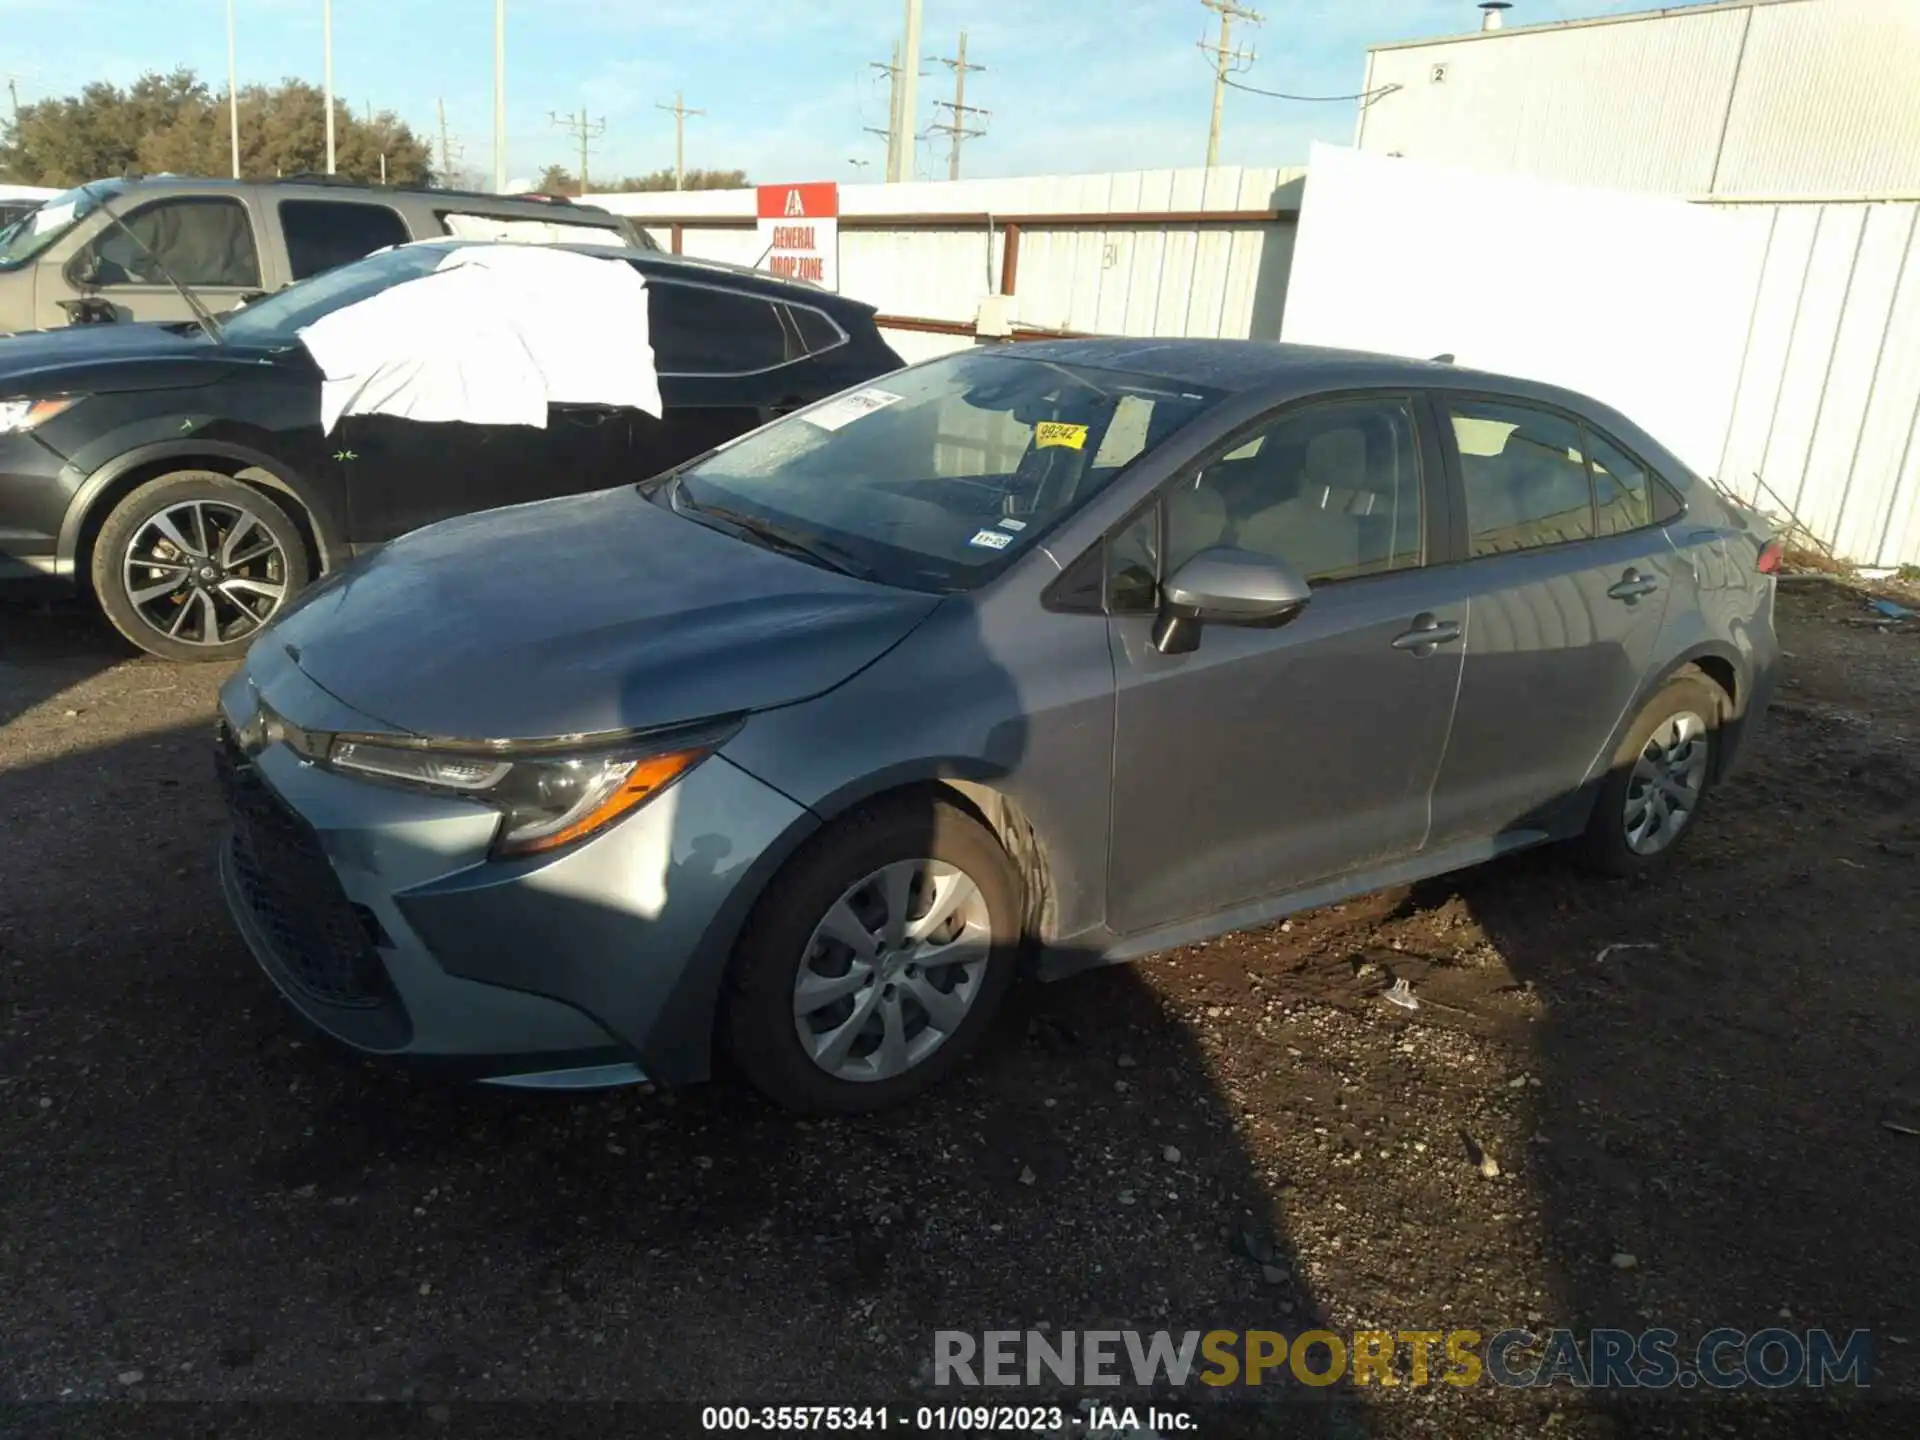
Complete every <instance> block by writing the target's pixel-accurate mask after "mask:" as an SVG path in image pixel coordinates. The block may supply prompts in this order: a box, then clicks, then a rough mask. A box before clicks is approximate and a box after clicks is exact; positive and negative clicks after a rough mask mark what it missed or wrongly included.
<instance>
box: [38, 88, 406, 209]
mask: <svg viewBox="0 0 1920 1440" xmlns="http://www.w3.org/2000/svg"><path fill="white" fill-rule="evenodd" d="M239 110H240V173H241V174H242V175H243V176H245V177H247V178H249V179H270V178H272V177H273V176H275V175H293V174H298V173H299V172H301V171H315V172H318V171H324V170H325V169H326V164H327V138H326V120H327V112H326V97H325V96H324V94H322V92H321V91H320V90H319V88H318V87H316V86H313V85H309V84H308V83H307V82H306V81H304V80H291V79H290V80H283V81H282V82H281V83H280V84H279V85H277V86H273V87H271V88H269V87H268V86H265V85H249V86H247V87H245V88H244V89H242V90H241V91H240V95H239ZM230 145H231V140H230V135H229V131H228V117H227V106H226V98H225V96H224V95H217V94H215V93H214V92H213V91H211V90H209V89H208V87H207V86H206V84H205V83H204V82H203V81H201V80H199V79H198V78H197V77H196V76H195V75H194V73H193V72H192V71H191V70H187V69H179V70H175V71H174V72H173V73H172V74H170V75H159V74H151V75H143V76H141V77H140V79H138V80H136V81H134V83H133V84H132V85H131V86H129V87H128V88H127V89H125V90H121V89H120V88H119V87H117V86H114V85H108V84H103V83H95V84H92V85H89V86H87V87H86V88H85V89H84V90H82V91H81V92H80V93H79V94H78V95H75V96H66V97H63V98H60V99H54V100H42V101H38V102H36V103H35V104H32V105H23V106H22V107H21V108H20V113H19V116H18V118H17V119H15V120H14V122H13V123H12V124H11V125H10V126H9V127H8V128H7V131H6V139H5V142H4V143H0V167H4V168H5V169H6V170H8V171H9V172H10V173H12V174H13V175H14V176H15V177H17V179H18V180H19V181H20V182H21V183H24V184H33V185H77V184H81V183H83V182H85V181H88V180H98V179H103V178H105V177H108V176H113V175H122V174H125V173H127V172H128V171H134V170H137V171H140V172H142V173H145V174H159V173H163V172H164V173H171V174H175V175H228V174H231V173H232V166H233V162H232V155H231V150H230ZM334 148H335V160H336V164H335V168H336V170H337V171H338V173H339V174H340V175H341V177H343V178H345V179H351V180H361V181H367V182H377V181H378V180H379V179H380V162H381V157H382V156H383V155H384V156H385V158H386V176H387V180H388V181H389V182H390V183H392V184H396V185H400V184H407V185H417V184H425V183H428V182H429V181H430V180H431V179H432V167H431V165H430V163H429V162H430V160H431V152H430V151H429V150H428V148H427V145H426V142H425V141H423V140H422V139H420V137H418V136H416V135H415V134H414V133H413V131H412V130H411V129H410V128H408V126H407V125H406V124H405V122H403V121H402V120H401V119H400V118H399V117H398V116H397V115H395V114H394V113H393V112H392V111H390V110H382V111H379V112H378V113H376V114H373V115H371V116H361V117H358V118H356V117H355V116H354V114H353V112H352V111H351V110H350V109H349V108H348V107H347V105H346V104H345V103H344V102H343V101H341V100H339V99H338V98H336V99H335V101H334Z"/></svg>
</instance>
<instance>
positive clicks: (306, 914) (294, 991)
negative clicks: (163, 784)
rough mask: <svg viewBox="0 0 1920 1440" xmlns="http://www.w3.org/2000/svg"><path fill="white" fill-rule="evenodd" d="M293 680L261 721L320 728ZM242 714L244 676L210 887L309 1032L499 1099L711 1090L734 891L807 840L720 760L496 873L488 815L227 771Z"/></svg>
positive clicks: (313, 775)
mask: <svg viewBox="0 0 1920 1440" xmlns="http://www.w3.org/2000/svg"><path fill="white" fill-rule="evenodd" d="M252 668H254V667H253V666H252V665H250V666H249V669H252ZM293 677H298V672H297V671H295V672H293ZM303 680H304V677H298V678H297V679H296V678H292V677H289V676H288V675H286V674H284V673H283V674H282V675H281V676H280V677H279V681H280V683H279V684H278V685H277V687H276V689H277V691H278V692H279V693H277V694H276V693H270V694H269V697H268V698H269V703H271V704H273V706H274V708H275V709H276V710H277V711H279V712H280V713H282V714H286V715H289V716H299V715H301V714H303V713H305V714H307V715H309V716H310V715H312V714H313V713H314V711H313V710H312V709H308V710H306V711H304V712H303V711H302V710H300V709H295V708H289V707H288V705H287V700H288V696H287V694H286V692H287V690H288V689H289V688H297V687H298V686H299V683H300V681H303ZM305 684H307V685H310V684H311V682H305ZM322 695H323V692H322V694H316V695H315V696H313V697H311V698H312V699H313V701H314V702H315V705H316V707H318V706H319V702H320V701H321V699H322ZM325 698H326V700H327V701H328V702H330V703H331V704H332V705H333V706H335V707H337V704H338V702H332V701H331V697H325ZM253 703H254V702H253V701H252V698H251V690H250V687H249V686H248V685H247V682H246V679H245V677H244V676H241V677H236V679H235V681H234V682H232V683H230V684H229V686H228V687H227V691H226V692H225V693H223V695H222V703H221V710H222V719H223V722H224V725H225V727H226V728H225V730H224V731H223V734H222V737H221V739H220V744H221V746H222V747H223V750H224V755H223V759H222V761H221V767H222V771H223V790H224V791H225V794H226V798H227V801H228V807H229V810H230V812H231V813H232V815H233V817H234V822H235V823H234V832H233V834H232V835H231V836H230V837H229V838H228V840H227V842H226V844H225V847H224V849H223V852H222V857H221V878H222V883H223V887H224V890H225V893H226V898H227V903H228V907H229V909H230V910H231V911H232V912H233V916H234V920H235V923H236V924H237V926H238V928H239V930H240V933H241V935H242V937H243V938H244V939H245V940H246V942H247V944H248V946H249V948H250V949H251V950H252V951H253V953H254V956H255V957H256V959H258V961H259V962H260V965H261V968H262V969H264V970H265V971H266V973H267V975H268V977H269V978H270V979H271V980H272V981H273V983H274V984H275V986H276V987H278V989H279V990H280V991H281V993H282V994H283V995H284V996H285V997H286V999H287V1000H288V1002H289V1003H290V1004H292V1005H293V1006H294V1008H295V1009H297V1010H298V1011H299V1012H300V1013H301V1014H302V1015H303V1016H304V1017H305V1018H306V1019H307V1020H308V1021H310V1022H312V1023H313V1024H314V1025H316V1026H318V1027H319V1028H320V1029H321V1030H323V1031H325V1032H326V1033H327V1034H329V1035H331V1036H332V1037H334V1038H335V1039H337V1040H339V1041H341V1042H343V1043H344V1044H346V1045H348V1046H351V1047H352V1048H354V1049H356V1050H359V1051H361V1052H363V1053H367V1054H371V1055H382V1056H397V1057H404V1058H407V1059H409V1060H416V1061H425V1062H429V1063H433V1064H435V1065H437V1066H440V1067H445V1068H450V1069H452V1070H454V1071H455V1072H456V1073H460V1074H464V1075H466V1076H469V1077H471V1078H478V1079H487V1080H492V1081H496V1082H499V1083H512V1084H524V1085H536V1086H541V1087H543V1088H548V1087H552V1088H579V1087H585V1086H589V1085H604V1084H619V1083H627V1082H631V1081H635V1080H639V1079H641V1078H650V1079H657V1080H660V1081H662V1082H665V1083H678V1082H681V1081H685V1080H693V1079H699V1078H703V1077H704V1076H705V1074H706V1073H707V1066H708V1062H709V1056H708V1053H707V1052H708V1044H709V1038H710V1036H711V1033H712V1024H711V1017H712V1006H713V1001H714V996H715V995H716V994H717V992H718V988H719V980H720V975H721V971H722V970H723V968H724V966H725V963H726V958H727V956H728V954H730V953H731V949H732V940H733V936H734V934H735V933H736V932H737V928H738V924H739V920H740V918H741V917H742V915H743V914H744V909H745V905H744V903H743V901H744V898H745V892H746V891H747V890H748V889H749V888H750V887H749V886H748V885H747V884H746V883H745V882H747V881H748V879H749V877H756V881H755V883H757V877H758V876H759V875H760V873H761V872H762V870H763V866H762V864H761V863H760V862H762V861H763V860H764V859H765V858H766V857H767V856H768V855H769V853H770V848H771V847H773V846H774V845H775V844H776V843H777V842H778V841H779V840H780V838H781V837H782V836H783V835H784V834H786V833H787V832H788V831H790V830H791V829H793V828H794V827H795V825H796V824H797V823H802V822H804V819H805V814H804V812H803V811H801V810H800V809H799V807H797V806H795V805H794V804H793V802H791V801H789V800H787V799H786V798H785V797H784V796H781V795H780V794H778V793H777V792H775V791H773V790H770V789H768V788H767V787H766V786H764V785H762V784H761V783H760V782H759V781H757V780H755V779H753V778H752V777H750V776H749V775H747V774H746V773H745V772H744V771H742V770H740V769H738V768H737V767H736V766H734V765H732V764H730V763H729V762H727V761H726V760H725V759H724V758H722V757H720V756H713V757H711V758H709V759H708V760H707V761H706V762H704V763H703V764H701V765H700V766H698V767H697V768H695V769H694V770H693V771H691V772H689V773H688V774H687V775H686V776H685V777H683V778H682V779H681V780H680V781H679V783H677V784H676V785H674V786H672V787H671V788H670V789H668V790H666V791H665V792H663V793H662V794H661V795H660V796H658V797H657V798H656V799H654V800H652V801H651V802H649V803H648V804H647V805H645V806H643V807H642V808H641V809H640V810H638V811H636V812H634V813H633V814H631V815H629V816H627V817H626V818H625V819H624V820H622V821H620V822H618V823H616V824H615V825H613V826H612V827H610V828H609V829H607V830H605V831H603V832H601V833H600V834H598V835H596V836H594V837H593V838H591V839H590V840H587V841H586V842H584V843H582V844H579V845H575V846H573V847H570V848H568V849H566V850H564V851H561V852H560V853H558V854H556V855H553V856H549V857H539V858H536V859H532V860H519V861H512V862H506V863H499V862H495V861H492V860H490V859H489V858H488V854H487V852H488V847H489V845H490V844H491V841H492V838H493V832H494V829H495V825H496V817H495V815H494V812H492V811H491V810H489V809H487V808H486V807H484V806H481V805H478V804H475V803H473V802H470V801H464V800H458V799H451V798H447V797H443V796H440V795H437V794H433V793H429V792H425V791H419V790H408V789H402V788H399V787H395V786H386V785H380V784H376V783H369V782H366V781H362V780H359V779H356V778H353V777H349V776H344V775H339V774H336V773H334V772H332V771H329V770H326V769H324V768H322V767H320V766H316V765H313V764H309V763H307V762H305V761H303V760H301V759H300V758H299V757H298V756H296V755H295V754H294V753H293V752H292V751H291V750H289V749H288V748H287V747H286V746H284V745H270V746H268V747H267V748H266V749H264V750H262V751H261V752H260V753H258V754H257V755H253V756H250V757H249V756H243V755H240V754H239V752H238V748H237V746H234V745H233V742H232V740H231V738H230V735H231V732H232V731H233V730H237V729H238V728H239V726H240V725H241V724H242V723H244V721H245V720H246V719H247V718H248V712H249V711H250V707H251V705H252V704H253ZM342 728H345V727H342Z"/></svg>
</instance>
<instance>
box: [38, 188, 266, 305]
mask: <svg viewBox="0 0 1920 1440" xmlns="http://www.w3.org/2000/svg"><path fill="white" fill-rule="evenodd" d="M115 203H116V208H118V207H119V206H124V205H125V203H126V202H125V201H117V202H115ZM121 219H122V221H123V222H124V224H125V227H126V228H125V229H122V228H121V227H120V226H119V225H115V224H114V223H113V221H112V220H111V219H109V218H108V217H107V216H105V215H96V216H94V217H93V220H92V222H91V225H90V227H89V230H90V234H89V238H88V239H87V240H85V241H84V242H83V243H81V244H80V245H78V246H77V247H75V246H73V245H72V244H71V243H62V244H60V245H56V246H55V247H53V250H52V251H51V252H50V253H49V254H48V255H47V257H46V258H44V259H43V260H41V261H40V263H39V265H38V266H37V267H36V270H35V274H34V323H35V324H37V325H39V326H40V327H41V328H42V329H57V328H59V327H61V326H63V325H67V324H70V323H72V321H73V320H74V318H75V307H76V306H77V305H80V304H83V303H86V302H89V301H92V302H98V303H100V304H102V305H104V307H105V308H107V309H108V310H111V311H112V312H113V315H114V317H115V318H116V319H118V320H121V321H128V320H134V321H139V320H192V319H193V318H194V315H193V307H192V306H190V305H189V304H188V303H187V302H186V300H185V298H184V297H182V295H181V294H180V292H179V291H178V290H177V289H175V288H174V286H173V283H172V281H170V280H169V279H168V278H167V277H168V276H169V275H171V276H172V277H173V279H174V280H178V281H179V282H180V283H181V284H182V285H185V286H187V287H188V288H189V289H191V290H192V291H193V293H194V295H195V296H196V297H197V298H198V299H199V301H200V303H201V304H202V305H204V306H205V307H206V308H207V309H208V310H209V311H211V312H212V313H213V314H215V315H219V314H221V313H223V312H224V311H228V310H231V309H233V308H234V307H235V306H236V305H238V304H240V302H241V301H242V300H243V299H245V298H246V297H247V296H249V295H255V294H258V293H259V292H260V291H261V290H262V289H263V288H265V287H264V285H263V276H262V269H261V255H260V246H259V244H258V242H257V241H256V238H255V235H254V225H253V218H252V215H251V213H250V212H249V210H248V208H247V205H246V203H245V201H243V200H241V199H239V198H238V197H237V196H231V195H180V196H173V197H171V198H167V199H160V200H154V201H150V202H149V203H147V204H145V205H140V206H137V207H135V208H132V209H130V210H128V211H127V212H126V213H125V214H124V215H122V216H121ZM128 231H131V232H132V234H131V235H129V234H128Z"/></svg>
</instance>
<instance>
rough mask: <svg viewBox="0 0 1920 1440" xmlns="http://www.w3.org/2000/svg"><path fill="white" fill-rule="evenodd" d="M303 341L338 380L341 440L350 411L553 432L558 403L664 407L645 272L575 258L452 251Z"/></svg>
mask: <svg viewBox="0 0 1920 1440" xmlns="http://www.w3.org/2000/svg"><path fill="white" fill-rule="evenodd" d="M300 339H301V341H302V343H304V344H305V345H306V347H307V350H308V352H309V353H310V354H311V355H312V356H313V358H314V360H315V362H316V363H318V365H319V366H320V372H321V374H322V375H323V376H324V377H325V378H324V379H323V380H322V382H321V386H320V423H321V426H322V428H323V429H324V430H325V431H326V432H327V433H329V434H331V433H332V431H333V428H334V426H335V425H337V424H339V422H340V418H341V417H342V416H343V415H397V416H400V417H402V418H405V419H409V420H424V421H433V420H440V421H453V420H458V421H465V422H466V423H467V424H470V425H532V426H535V427H538V428H544V427H545V426H546V423H547V407H548V406H549V405H615V406H623V407H630V408H632V409H635V410H644V411H645V412H646V413H647V414H649V415H658V414H660V410H661V405H660V381H659V376H658V374H657V373H656V371H655V369H654V362H653V346H652V344H651V342H650V340H649V338H648V333H647V282H646V279H645V277H644V276H642V275H641V274H640V272H639V271H637V270H635V269H634V268H633V267H632V266H631V265H628V264H625V263H624V262H622V261H618V260H609V259H602V258H598V257H595V256H591V255H580V254H576V253H574V252H573V251H570V250H549V249H546V248H545V247H539V246H529V245H512V244H508V245H470V246H463V247H461V248H459V249H455V250H450V251H448V252H447V255H446V258H445V259H444V260H442V261H441V262H440V264H439V265H438V266H437V267H435V268H434V269H433V270H432V271H430V272H429V273H427V274H425V275H422V276H420V277H419V278H417V279H413V280H405V281H402V282H401V283H400V284H398V285H395V286H393V287H392V288H390V289H387V290H382V291H381V292H380V293H379V294H377V295H371V296H369V297H368V298H367V299H365V300H361V301H358V302H356V303H354V304H352V305H347V306H343V307H342V308H340V309H338V310H336V311H334V312H333V313H332V314H330V315H325V316H322V317H321V318H320V319H319V320H316V321H315V322H314V323H313V324H311V325H309V326H307V327H305V328H304V329H302V330H301V331H300Z"/></svg>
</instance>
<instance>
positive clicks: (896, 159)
mask: <svg viewBox="0 0 1920 1440" xmlns="http://www.w3.org/2000/svg"><path fill="white" fill-rule="evenodd" d="M898 63H899V66H900V68H899V70H898V71H897V72H896V75H895V79H896V82H897V88H896V90H895V94H896V95H897V97H898V103H897V104H896V105H895V107H894V116H893V133H894V141H893V144H892V145H891V146H889V147H888V148H889V152H890V153H889V158H888V161H887V179H889V180H911V179H913V169H914V164H913V162H914V139H915V136H914V129H913V127H914V125H915V123H916V122H917V121H918V119H919V114H920V109H919V105H918V103H917V102H918V96H917V95H916V94H915V88H916V85H917V82H918V80H919V76H920V0H907V18H906V33H905V34H904V35H902V36H901V39H900V56H899V61H898Z"/></svg>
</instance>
